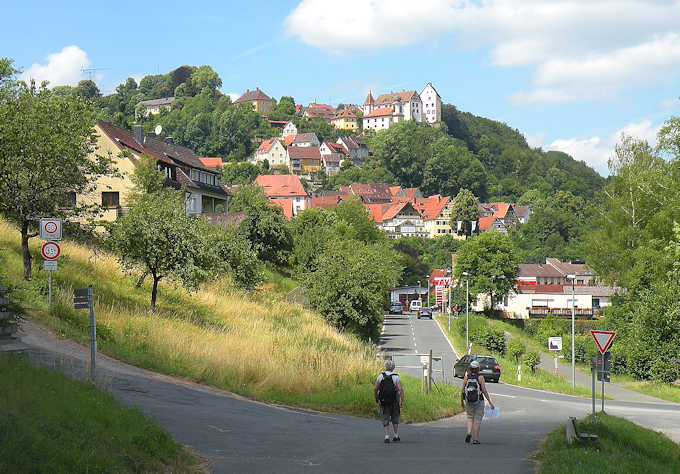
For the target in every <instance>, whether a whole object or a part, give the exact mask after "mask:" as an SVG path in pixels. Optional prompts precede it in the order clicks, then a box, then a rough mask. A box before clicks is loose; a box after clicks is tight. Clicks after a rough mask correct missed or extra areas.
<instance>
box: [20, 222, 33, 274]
mask: <svg viewBox="0 0 680 474" xmlns="http://www.w3.org/2000/svg"><path fill="white" fill-rule="evenodd" d="M28 239H29V236H28V221H23V222H22V223H21V255H22V257H23V260H24V280H26V281H28V280H30V279H31V276H32V275H31V259H32V257H31V251H30V250H29V249H28Z"/></svg>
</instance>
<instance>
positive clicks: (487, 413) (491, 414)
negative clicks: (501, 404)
mask: <svg viewBox="0 0 680 474" xmlns="http://www.w3.org/2000/svg"><path fill="white" fill-rule="evenodd" d="M499 415H500V412H499V411H498V407H494V408H491V407H490V406H488V405H485V406H484V418H498V416H499Z"/></svg>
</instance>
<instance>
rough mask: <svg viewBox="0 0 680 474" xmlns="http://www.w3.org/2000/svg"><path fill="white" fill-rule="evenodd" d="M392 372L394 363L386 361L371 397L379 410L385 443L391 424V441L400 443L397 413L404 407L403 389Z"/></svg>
mask: <svg viewBox="0 0 680 474" xmlns="http://www.w3.org/2000/svg"><path fill="white" fill-rule="evenodd" d="M393 371H394V362H393V361H391V360H388V361H386V362H385V372H382V373H381V374H379V375H378V378H377V379H376V381H375V386H374V387H373V396H374V397H375V401H376V403H377V404H378V407H379V408H380V418H381V419H382V424H383V430H384V433H385V443H389V442H390V423H392V429H393V430H394V437H393V438H392V441H394V442H398V441H401V438H399V413H400V412H401V408H402V407H403V406H404V389H403V387H402V386H401V381H400V380H399V374H395V373H394V372H393Z"/></svg>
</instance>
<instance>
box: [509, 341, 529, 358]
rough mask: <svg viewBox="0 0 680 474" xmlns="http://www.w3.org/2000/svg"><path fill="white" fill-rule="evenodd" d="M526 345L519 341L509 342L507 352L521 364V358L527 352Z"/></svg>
mask: <svg viewBox="0 0 680 474" xmlns="http://www.w3.org/2000/svg"><path fill="white" fill-rule="evenodd" d="M526 350H527V349H526V347H524V344H522V343H521V342H519V341H510V342H508V348H507V353H508V355H509V356H510V357H512V358H513V359H514V360H515V364H519V361H520V359H521V358H522V356H523V355H524V353H525V352H526Z"/></svg>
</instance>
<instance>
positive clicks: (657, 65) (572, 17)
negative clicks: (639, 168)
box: [2, 0, 680, 175]
mask: <svg viewBox="0 0 680 474" xmlns="http://www.w3.org/2000/svg"><path fill="white" fill-rule="evenodd" d="M65 3H66V4H64V3H61V4H60V3H54V2H43V1H38V2H32V3H30V4H23V3H21V2H13V3H12V4H9V5H5V6H4V7H3V10H4V13H5V17H6V18H7V21H6V22H5V25H4V26H5V32H4V33H5V34H4V35H3V36H4V38H5V47H4V48H3V53H2V55H6V56H9V57H11V58H13V59H14V60H15V62H16V64H17V65H18V66H20V67H21V68H22V69H23V70H24V71H25V72H24V77H25V78H28V77H34V78H37V79H49V80H50V81H51V83H52V84H53V85H57V84H75V83H77V82H78V80H80V79H83V78H87V77H89V76H88V73H84V72H82V71H81V69H82V68H83V67H86V68H97V70H96V71H94V72H92V77H93V79H95V80H96V81H97V83H98V85H99V87H100V89H102V91H104V92H105V93H106V92H110V91H112V90H113V89H115V86H116V85H117V84H118V83H120V82H121V81H123V80H125V78H126V77H129V76H132V77H135V78H137V79H140V78H141V77H143V76H144V75H146V74H155V73H165V72H168V71H170V70H172V69H174V68H176V67H177V66H180V65H183V64H190V65H197V66H198V65H202V64H208V65H210V66H212V67H213V68H214V69H215V70H216V71H217V72H218V73H219V74H220V77H221V78H222V81H223V87H222V91H223V92H225V93H237V94H240V93H241V92H243V91H244V90H245V89H247V88H250V89H252V88H254V87H256V86H259V87H260V88H261V89H263V90H264V91H265V92H266V93H267V94H269V95H271V96H273V97H275V98H277V99H278V98H279V97H281V96H282V95H292V96H294V97H295V99H296V101H297V102H298V103H302V104H307V103H309V102H311V101H314V100H317V101H319V102H325V103H331V104H334V105H335V104H337V103H339V102H343V103H359V104H361V103H362V102H363V100H364V98H365V96H366V93H367V91H368V90H369V89H370V90H372V91H373V92H374V94H377V93H382V92H387V91H390V90H401V89H416V90H418V91H420V90H421V89H422V87H423V86H424V85H425V84H426V83H427V82H430V81H431V82H432V83H433V84H434V85H435V87H436V88H437V90H438V91H439V93H440V94H441V96H442V98H443V100H444V102H447V103H451V104H454V105H455V106H456V107H458V109H460V110H464V111H469V112H472V113H474V114H477V115H481V116H484V117H489V118H493V119H497V120H501V121H503V122H506V123H507V124H508V125H510V126H511V127H513V128H516V129H518V130H520V131H521V132H522V133H523V134H524V135H525V136H526V137H527V139H528V141H529V142H530V144H532V145H533V146H541V147H543V148H544V149H546V150H547V149H560V150H564V151H566V152H568V153H570V154H571V155H572V156H574V157H575V158H576V159H579V160H584V161H586V162H587V163H589V164H590V165H591V166H593V167H594V168H595V169H596V170H597V171H599V172H600V173H601V174H603V175H606V174H607V166H606V160H607V158H608V156H610V155H611V152H612V150H613V147H614V145H615V143H616V142H617V139H618V137H619V136H620V134H621V132H626V133H628V134H631V135H634V136H637V137H640V138H644V139H647V140H649V141H651V142H654V137H655V134H656V131H657V130H658V128H659V127H660V125H662V124H663V121H664V120H666V119H667V118H668V117H670V116H671V115H678V114H680V100H678V97H679V96H680V20H679V19H680V0H655V1H640V0H616V1H613V0H599V1H597V2H592V1H591V0H564V1H562V0H553V1H537V0H521V1H512V0H474V1H473V0H419V1H418V2H413V1H411V0H343V1H342V2H338V1H335V0H276V1H260V2H258V1H251V2H229V1H222V2H220V1H210V2H208V1H206V2H202V1H196V2H186V1H184V2H158V3H157V4H156V5H152V4H151V3H150V2H125V1H119V2H115V3H114V4H106V3H104V2H99V3H96V2H81V1H70V2H65ZM7 38H11V39H10V40H9V41H8V40H7Z"/></svg>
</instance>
